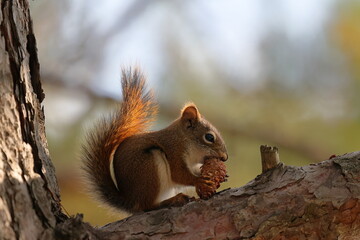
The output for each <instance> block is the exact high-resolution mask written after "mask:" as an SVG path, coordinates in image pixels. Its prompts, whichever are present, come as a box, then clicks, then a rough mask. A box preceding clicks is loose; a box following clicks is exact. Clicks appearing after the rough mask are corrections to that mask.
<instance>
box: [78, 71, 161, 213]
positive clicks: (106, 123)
mask: <svg viewBox="0 0 360 240" xmlns="http://www.w3.org/2000/svg"><path fill="white" fill-rule="evenodd" d="M121 83H122V93H123V103H122V105H121V107H120V108H119V109H118V110H117V111H116V112H115V113H113V114H112V115H111V116H110V117H109V118H103V119H101V120H100V121H99V122H98V124H96V125H95V127H94V128H93V129H92V131H89V134H88V136H87V138H86V140H87V141H86V143H85V144H84V145H83V152H82V161H83V169H84V170H85V175H86V178H87V180H88V181H89V182H90V184H89V186H90V189H89V190H90V191H91V192H95V195H96V197H98V198H100V199H101V200H102V202H105V203H108V205H110V206H112V207H115V208H119V207H120V208H123V207H124V204H125V205H126V203H124V202H122V197H121V196H120V194H119V192H118V190H117V188H116V186H115V184H114V182H113V180H112V178H111V175H110V170H109V169H110V168H109V165H110V158H111V157H112V155H113V154H114V151H115V150H116V149H117V147H118V146H119V145H120V144H121V143H122V141H124V139H125V138H127V137H130V136H133V135H135V134H138V133H142V132H144V131H146V129H147V127H148V126H149V124H150V123H151V122H152V121H153V120H154V117H155V115H156V112H157V104H156V103H155V101H154V99H153V94H152V92H150V91H146V89H145V77H144V76H143V74H142V73H141V72H140V71H139V70H138V69H135V70H131V69H129V70H128V71H126V70H123V71H122V82H121Z"/></svg>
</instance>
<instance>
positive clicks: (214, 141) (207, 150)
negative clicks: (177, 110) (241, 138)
mask: <svg viewBox="0 0 360 240" xmlns="http://www.w3.org/2000/svg"><path fill="white" fill-rule="evenodd" d="M180 124H181V125H182V131H184V133H185V134H186V136H188V138H189V140H190V141H191V144H189V145H190V146H189V148H190V149H189V150H188V152H189V153H188V154H190V158H191V159H192V160H191V161H195V162H198V163H199V162H200V163H203V161H204V160H205V159H206V158H218V159H220V160H222V161H226V160H227V159H228V154H227V150H226V147H225V143H224V140H223V139H222V137H221V135H220V133H219V131H218V130H217V129H216V128H215V127H214V126H213V125H212V124H211V123H209V122H208V121H207V120H206V119H205V118H204V117H203V116H201V115H200V112H199V110H198V109H197V107H196V106H195V104H193V103H190V104H187V105H186V106H185V107H184V108H183V110H182V111H181V117H180ZM199 158H201V159H199ZM195 162H193V163H195Z"/></svg>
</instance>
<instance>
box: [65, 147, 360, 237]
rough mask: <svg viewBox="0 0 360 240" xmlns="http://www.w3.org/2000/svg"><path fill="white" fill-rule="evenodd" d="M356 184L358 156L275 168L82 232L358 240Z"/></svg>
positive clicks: (359, 216)
mask: <svg viewBox="0 0 360 240" xmlns="http://www.w3.org/2000/svg"><path fill="white" fill-rule="evenodd" d="M359 181H360V152H357V153H351V154H345V155H343V156H340V157H336V158H333V159H331V160H327V161H324V162H321V163H318V164H312V165H309V166H305V167H292V166H285V165H284V164H279V165H278V166H277V167H276V168H273V169H271V170H268V171H266V172H265V173H263V174H261V175H259V176H258V177H256V178H255V179H254V180H253V181H251V182H249V183H248V184H246V185H245V186H243V187H240V188H237V189H229V190H226V191H223V192H220V193H218V194H217V195H215V196H214V197H212V198H211V199H209V200H206V201H205V200H199V201H195V202H192V203H189V204H187V205H185V206H183V207H177V208H175V207H174V208H169V209H160V210H157V211H151V212H147V213H143V214H137V215H134V216H131V217H129V218H127V219H124V220H122V221H118V222H115V223H111V224H108V225H106V226H104V227H101V228H98V229H95V230H94V229H91V228H90V227H89V226H85V227H83V230H84V231H85V232H86V234H88V235H87V236H88V237H89V238H90V239H160V238H161V239H182V240H184V239H256V240H266V239H293V240H295V239H304V240H305V239H359V236H360V214H359V213H360V202H359V197H360V185H359ZM80 222H81V218H79V217H78V219H71V220H69V222H66V224H64V226H68V225H73V224H76V223H77V224H80ZM83 226H84V225H83ZM59 229H61V227H60V225H59ZM60 232H61V231H60ZM64 232H66V231H64Z"/></svg>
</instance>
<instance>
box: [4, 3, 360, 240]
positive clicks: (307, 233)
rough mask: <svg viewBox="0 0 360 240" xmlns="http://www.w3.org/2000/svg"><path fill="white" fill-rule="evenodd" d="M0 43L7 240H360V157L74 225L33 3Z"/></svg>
mask: <svg viewBox="0 0 360 240" xmlns="http://www.w3.org/2000/svg"><path fill="white" fill-rule="evenodd" d="M0 33H1V35H0V239H1V240H2V239H160V238H161V239H258V240H260V239H261V240H263V239H264V240H265V239H358V238H359V236H360V214H359V213H360V202H359V197H360V185H359V181H360V152H357V153H351V154H346V155H343V156H340V157H335V158H333V159H331V160H327V161H324V162H321V163H318V164H314V165H309V166H305V167H291V166H284V165H283V164H278V165H277V164H270V165H267V167H265V170H266V171H265V172H264V173H263V174H261V175H259V176H258V177H257V178H256V179H254V180H253V181H251V182H249V183H248V184H247V185H245V186H243V187H241V188H237V189H230V190H226V191H223V192H221V193H219V194H217V195H215V196H214V197H212V198H211V199H209V200H199V201H196V202H192V203H189V204H187V205H185V206H183V207H178V208H169V209H160V210H157V211H152V212H147V213H143V214H137V215H134V216H132V217H129V218H127V219H124V220H122V221H118V222H115V223H111V224H108V225H106V226H103V227H100V228H93V227H92V226H90V225H89V224H87V223H84V222H82V218H81V215H78V216H76V217H75V218H66V217H65V216H64V215H63V214H62V213H61V209H60V203H59V202H60V200H59V189H58V185H57V182H56V177H55V172H54V168H53V165H52V163H51V161H50V159H49V154H48V150H47V143H46V138H45V133H44V115H43V111H42V109H41V101H42V100H43V98H44V94H43V91H42V88H41V84H40V78H39V64H38V60H37V55H36V44H35V37H34V35H33V32H32V27H31V20H30V16H29V9H28V3H27V1H25V0H1V11H0ZM263 160H264V158H263ZM275 163H276V161H275ZM269 166H270V167H269ZM273 166H276V167H275V168H272V167H273ZM270 168H271V169H270Z"/></svg>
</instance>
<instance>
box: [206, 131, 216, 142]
mask: <svg viewBox="0 0 360 240" xmlns="http://www.w3.org/2000/svg"><path fill="white" fill-rule="evenodd" d="M204 138H205V141H206V142H209V143H214V142H215V136H214V135H213V134H211V133H206V134H205V135H204Z"/></svg>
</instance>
